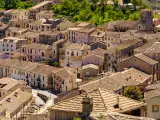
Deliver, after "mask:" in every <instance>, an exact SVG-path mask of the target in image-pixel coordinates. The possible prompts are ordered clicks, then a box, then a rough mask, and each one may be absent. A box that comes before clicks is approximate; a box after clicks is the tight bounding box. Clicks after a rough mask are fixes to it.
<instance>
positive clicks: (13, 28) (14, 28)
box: [8, 27, 28, 32]
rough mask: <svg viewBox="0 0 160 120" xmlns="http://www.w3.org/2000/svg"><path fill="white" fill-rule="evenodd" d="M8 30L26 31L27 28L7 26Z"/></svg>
mask: <svg viewBox="0 0 160 120" xmlns="http://www.w3.org/2000/svg"><path fill="white" fill-rule="evenodd" d="M8 30H10V31H12V32H24V31H27V30H28V29H25V28H19V27H9V28H8Z"/></svg>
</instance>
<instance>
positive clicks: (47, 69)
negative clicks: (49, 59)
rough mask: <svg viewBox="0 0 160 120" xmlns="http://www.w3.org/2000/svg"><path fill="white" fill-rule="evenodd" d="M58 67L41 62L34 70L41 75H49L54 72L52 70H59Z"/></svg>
mask: <svg viewBox="0 0 160 120" xmlns="http://www.w3.org/2000/svg"><path fill="white" fill-rule="evenodd" d="M58 69H59V68H56V67H52V66H49V65H43V64H39V65H37V67H36V68H35V69H33V70H32V72H34V73H38V74H41V75H46V76H49V75H51V74H52V72H53V71H54V70H58Z"/></svg>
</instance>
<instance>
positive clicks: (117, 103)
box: [114, 96, 119, 109]
mask: <svg viewBox="0 0 160 120" xmlns="http://www.w3.org/2000/svg"><path fill="white" fill-rule="evenodd" d="M114 108H115V109H118V108H119V96H117V98H116V104H115V105H114Z"/></svg>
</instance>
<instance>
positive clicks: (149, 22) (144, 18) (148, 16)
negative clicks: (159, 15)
mask: <svg viewBox="0 0 160 120" xmlns="http://www.w3.org/2000/svg"><path fill="white" fill-rule="evenodd" d="M137 27H138V28H137V29H138V30H143V31H153V27H154V26H153V12H152V10H149V9H142V10H141V14H140V21H139V22H138V24H137Z"/></svg>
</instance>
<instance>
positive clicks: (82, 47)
mask: <svg viewBox="0 0 160 120" xmlns="http://www.w3.org/2000/svg"><path fill="white" fill-rule="evenodd" d="M66 49H69V50H89V49H90V46H88V45H86V44H80V43H72V44H70V45H69V46H67V47H66Z"/></svg>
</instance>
